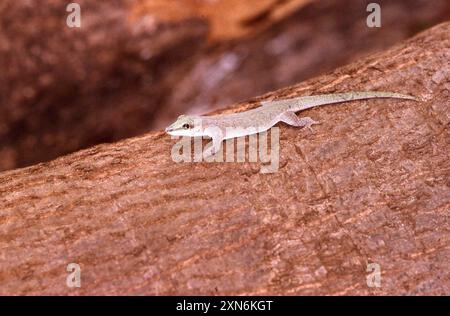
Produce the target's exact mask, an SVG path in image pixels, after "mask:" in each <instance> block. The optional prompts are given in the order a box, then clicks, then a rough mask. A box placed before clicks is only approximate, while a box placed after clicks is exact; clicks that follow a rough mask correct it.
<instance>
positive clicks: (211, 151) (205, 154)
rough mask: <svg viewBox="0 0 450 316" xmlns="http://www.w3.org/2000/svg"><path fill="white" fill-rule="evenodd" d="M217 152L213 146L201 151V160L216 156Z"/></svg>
mask: <svg viewBox="0 0 450 316" xmlns="http://www.w3.org/2000/svg"><path fill="white" fill-rule="evenodd" d="M216 152H217V150H216V149H215V148H214V146H211V147H208V148H206V149H205V150H204V151H203V154H202V155H203V159H206V158H209V157H211V156H213V155H214V154H216Z"/></svg>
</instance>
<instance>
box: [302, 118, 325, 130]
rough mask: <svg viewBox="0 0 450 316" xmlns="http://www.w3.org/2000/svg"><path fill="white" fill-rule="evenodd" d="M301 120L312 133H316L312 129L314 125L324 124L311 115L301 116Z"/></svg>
mask: <svg viewBox="0 0 450 316" xmlns="http://www.w3.org/2000/svg"><path fill="white" fill-rule="evenodd" d="M300 121H301V124H302V126H303V127H306V128H307V129H309V130H310V131H311V133H314V130H313V129H312V126H313V125H316V124H322V123H320V122H317V121H314V120H313V119H312V118H310V117H302V118H300Z"/></svg>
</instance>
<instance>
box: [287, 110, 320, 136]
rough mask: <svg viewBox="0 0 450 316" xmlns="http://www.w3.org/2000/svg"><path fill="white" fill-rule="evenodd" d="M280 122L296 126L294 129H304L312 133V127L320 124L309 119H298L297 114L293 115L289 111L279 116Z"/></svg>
mask: <svg viewBox="0 0 450 316" xmlns="http://www.w3.org/2000/svg"><path fill="white" fill-rule="evenodd" d="M280 121H281V122H284V123H286V124H288V125H292V126H296V127H306V128H308V129H309V130H310V131H311V132H313V130H312V128H311V126H312V125H314V124H320V123H319V122H316V121H314V120H313V119H312V118H310V117H302V118H300V117H298V116H297V114H295V113H294V112H291V111H288V112H284V113H283V114H281V116H280Z"/></svg>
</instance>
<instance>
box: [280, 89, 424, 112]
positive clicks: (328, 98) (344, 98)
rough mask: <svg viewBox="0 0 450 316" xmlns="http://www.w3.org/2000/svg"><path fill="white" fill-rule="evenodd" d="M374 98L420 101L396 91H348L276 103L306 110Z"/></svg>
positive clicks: (296, 109) (298, 109)
mask: <svg viewBox="0 0 450 316" xmlns="http://www.w3.org/2000/svg"><path fill="white" fill-rule="evenodd" d="M374 98H396V99H407V100H415V101H418V99H417V98H415V97H413V96H410V95H405V94H400V93H394V92H376V91H373V92H370V91H364V92H348V93H333V94H322V95H312V96H305V97H300V98H293V99H286V100H279V101H275V102H274V103H278V102H280V103H281V104H284V105H285V106H286V108H287V109H286V110H290V111H293V112H297V111H301V110H306V109H309V108H313V107H316V106H319V105H325V104H332V103H341V102H348V101H354V100H364V99H374Z"/></svg>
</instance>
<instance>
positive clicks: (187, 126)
mask: <svg viewBox="0 0 450 316" xmlns="http://www.w3.org/2000/svg"><path fill="white" fill-rule="evenodd" d="M182 127H183V128H184V129H190V128H191V125H190V124H188V123H184V124H183V126H182Z"/></svg>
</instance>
